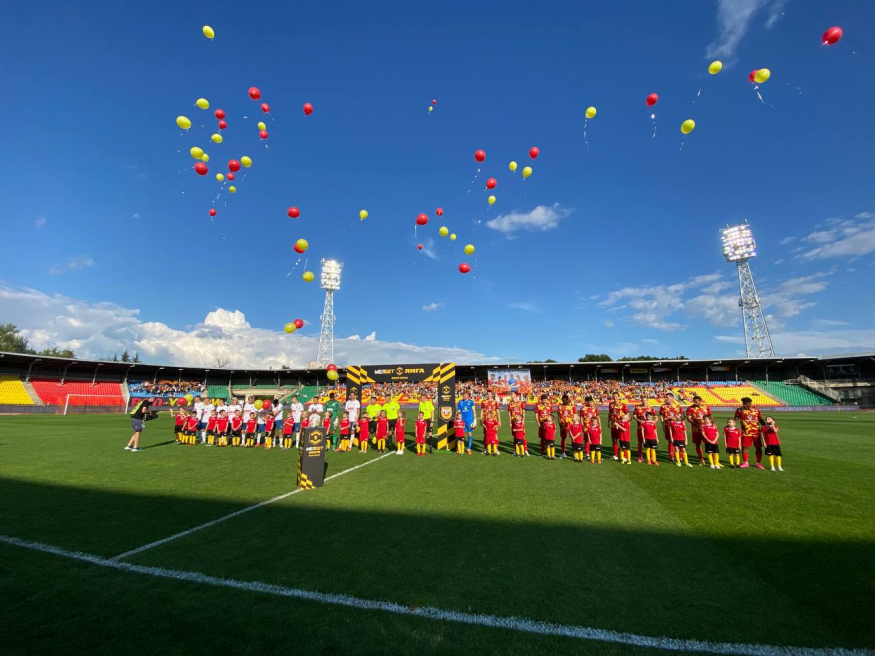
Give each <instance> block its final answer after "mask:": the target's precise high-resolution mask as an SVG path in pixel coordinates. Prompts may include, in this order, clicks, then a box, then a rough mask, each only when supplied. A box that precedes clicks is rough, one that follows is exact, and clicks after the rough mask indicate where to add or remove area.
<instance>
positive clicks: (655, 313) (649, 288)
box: [599, 273, 722, 330]
mask: <svg viewBox="0 0 875 656" xmlns="http://www.w3.org/2000/svg"><path fill="white" fill-rule="evenodd" d="M721 278H722V275H721V274H719V273H709V274H706V275H702V276H695V277H693V278H690V279H689V280H687V281H686V282H682V283H676V284H673V285H644V286H641V287H623V288H622V289H620V290H617V291H613V292H610V293H608V296H607V298H606V299H605V300H604V301H602V302H601V303H600V304H599V305H601V306H602V307H606V308H608V309H609V310H615V309H617V310H618V309H621V308H624V307H629V308H631V309H632V310H634V312H633V313H632V314H631V315H630V318H631V320H632V321H633V323H636V324H638V325H642V326H647V327H648V328H654V329H656V330H678V329H681V328H683V327H684V326H683V325H682V324H680V323H678V322H676V321H667V317H669V316H670V315H672V314H674V313H675V312H677V311H678V310H682V309H683V308H684V295H685V294H686V293H687V292H689V291H690V290H693V289H697V290H702V289H707V288H715V287H714V286H715V285H717V287H716V288H718V289H719V288H722V287H721V285H722V281H721ZM620 301H625V303H624V304H621V305H618V303H620Z"/></svg>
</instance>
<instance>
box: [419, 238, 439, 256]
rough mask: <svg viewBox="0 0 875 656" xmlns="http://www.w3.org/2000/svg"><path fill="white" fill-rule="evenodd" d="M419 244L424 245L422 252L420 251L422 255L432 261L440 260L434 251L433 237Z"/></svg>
mask: <svg viewBox="0 0 875 656" xmlns="http://www.w3.org/2000/svg"><path fill="white" fill-rule="evenodd" d="M419 243H420V244H422V250H421V251H419V252H420V253H422V254H423V255H425V256H426V257H428V258H430V259H432V260H436V259H438V256H437V253H435V250H434V239H432V238H431V237H427V238H426V239H423V240H422V241H421V242H419Z"/></svg>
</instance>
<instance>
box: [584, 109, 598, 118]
mask: <svg viewBox="0 0 875 656" xmlns="http://www.w3.org/2000/svg"><path fill="white" fill-rule="evenodd" d="M595 111H596V110H595V107H587V108H586V117H587V118H595Z"/></svg>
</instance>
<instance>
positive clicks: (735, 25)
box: [705, 0, 785, 65]
mask: <svg viewBox="0 0 875 656" xmlns="http://www.w3.org/2000/svg"><path fill="white" fill-rule="evenodd" d="M784 4H785V0H717V20H718V22H719V23H720V35H719V36H718V37H717V39H716V40H715V41H713V42H712V43H709V44H708V46H707V47H706V48H705V56H706V57H708V58H714V57H716V58H718V59H719V58H723V59H725V60H727V61H724V62H723V63H724V64H725V65H728V64H731V63H732V60H733V59H734V58H735V52H736V50H738V46H739V45H740V44H741V40H742V39H743V38H744V35H745V34H747V31H748V29H749V28H750V24H751V22H752V21H753V18H754V16H755V15H756V14H757V13H758V12H759V11H760V10H761V9H763V8H766V7H768V8H769V10H770V11H769V16H768V18H767V19H766V28H771V27H772V26H773V25H774V24H775V22H776V21H777V20H778V18H780V16H781V10H782V9H783V7H784Z"/></svg>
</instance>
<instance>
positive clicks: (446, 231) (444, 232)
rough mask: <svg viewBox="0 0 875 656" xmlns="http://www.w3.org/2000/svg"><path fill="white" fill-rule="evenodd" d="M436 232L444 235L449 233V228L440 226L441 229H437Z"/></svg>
mask: <svg viewBox="0 0 875 656" xmlns="http://www.w3.org/2000/svg"><path fill="white" fill-rule="evenodd" d="M438 234H439V235H440V236H441V237H446V236H447V235H448V234H450V229H449V228H447V226H441V229H440V230H438Z"/></svg>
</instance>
